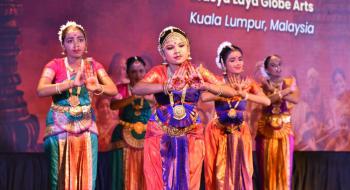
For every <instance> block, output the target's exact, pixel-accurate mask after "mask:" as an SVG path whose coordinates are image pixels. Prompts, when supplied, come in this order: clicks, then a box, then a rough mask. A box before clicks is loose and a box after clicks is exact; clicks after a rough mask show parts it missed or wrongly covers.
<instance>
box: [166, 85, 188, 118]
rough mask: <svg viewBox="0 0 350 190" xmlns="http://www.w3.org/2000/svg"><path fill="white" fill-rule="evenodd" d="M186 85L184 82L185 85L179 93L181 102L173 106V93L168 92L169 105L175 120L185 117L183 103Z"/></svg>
mask: <svg viewBox="0 0 350 190" xmlns="http://www.w3.org/2000/svg"><path fill="white" fill-rule="evenodd" d="M187 87H188V85H187V84H186V85H185V87H184V88H183V89H182V94H181V104H179V105H176V106H174V104H175V103H174V94H173V92H171V93H170V94H169V101H170V105H171V107H172V108H173V114H174V116H173V118H174V119H176V120H181V119H183V118H185V117H186V109H185V106H184V105H183V104H184V102H185V98H186V92H187Z"/></svg>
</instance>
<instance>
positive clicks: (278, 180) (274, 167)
mask: <svg viewBox="0 0 350 190" xmlns="http://www.w3.org/2000/svg"><path fill="white" fill-rule="evenodd" d="M294 80H295V79H294V78H292V77H288V78H284V79H283V82H282V83H281V87H279V88H280V89H278V90H283V89H285V88H287V87H290V86H291V85H292V84H293V83H295V81H294ZM263 89H264V92H265V94H266V95H268V96H269V95H271V94H272V93H274V92H270V91H269V90H267V87H265V86H263ZM292 108H293V105H292V104H291V103H289V102H287V101H286V100H284V99H281V100H280V101H277V102H274V103H272V104H271V105H270V106H268V107H264V108H263V110H262V117H261V119H260V120H259V122H258V132H257V136H256V153H257V158H258V165H259V177H260V182H261V188H260V189H264V190H284V189H291V185H292V182H291V180H292V169H293V168H292V164H293V150H294V135H293V131H292V125H291V111H292Z"/></svg>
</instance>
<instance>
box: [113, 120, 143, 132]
mask: <svg viewBox="0 0 350 190" xmlns="http://www.w3.org/2000/svg"><path fill="white" fill-rule="evenodd" d="M119 124H121V125H122V126H123V127H124V128H126V129H129V130H130V131H131V130H134V131H135V132H136V133H137V134H141V133H143V132H144V131H146V129H147V124H144V123H142V122H136V123H129V122H126V121H123V120H120V121H119Z"/></svg>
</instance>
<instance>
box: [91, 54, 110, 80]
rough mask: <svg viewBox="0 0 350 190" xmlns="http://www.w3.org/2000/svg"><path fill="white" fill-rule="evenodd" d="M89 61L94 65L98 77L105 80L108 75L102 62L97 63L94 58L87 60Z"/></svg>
mask: <svg viewBox="0 0 350 190" xmlns="http://www.w3.org/2000/svg"><path fill="white" fill-rule="evenodd" d="M87 61H88V62H90V63H91V64H92V66H93V69H94V73H97V75H98V76H99V77H101V78H103V77H105V76H107V75H108V74H107V72H106V70H105V68H104V67H103V65H102V64H101V63H100V62H97V61H95V60H94V59H92V58H87Z"/></svg>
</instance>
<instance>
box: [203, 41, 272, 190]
mask: <svg viewBox="0 0 350 190" xmlns="http://www.w3.org/2000/svg"><path fill="white" fill-rule="evenodd" d="M216 64H217V66H218V67H219V68H220V69H221V70H222V71H223V74H224V81H225V83H226V85H229V86H231V87H233V88H234V89H235V96H233V97H231V98H223V97H218V96H215V95H213V94H209V93H204V94H203V95H202V100H203V101H215V110H216V115H217V118H214V119H213V120H212V121H211V122H210V123H209V125H208V126H207V128H206V129H205V150H206V154H205V160H204V168H205V169H204V170H205V188H206V189H207V190H214V189H215V190H220V189H222V190H223V189H227V190H229V189H246V190H253V182H252V175H253V156H252V152H253V150H252V137H251V134H250V129H249V126H248V125H247V123H246V122H245V116H246V114H245V111H246V106H247V102H248V101H251V102H255V103H259V104H263V105H265V106H268V105H269V104H270V100H269V98H267V96H266V95H265V94H264V93H263V91H262V89H261V88H260V87H259V86H258V85H257V84H256V83H255V82H254V81H253V80H252V79H251V78H248V77H244V76H242V72H243V66H244V62H243V52H242V50H241V48H239V47H237V46H234V45H232V44H231V43H230V42H223V43H221V44H220V46H219V48H218V50H217V58H216Z"/></svg>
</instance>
